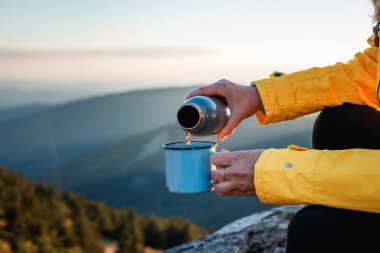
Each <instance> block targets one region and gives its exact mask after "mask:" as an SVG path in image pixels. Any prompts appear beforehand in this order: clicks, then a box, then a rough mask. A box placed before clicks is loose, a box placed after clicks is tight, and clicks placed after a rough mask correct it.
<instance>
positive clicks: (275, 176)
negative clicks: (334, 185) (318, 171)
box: [254, 149, 320, 205]
mask: <svg viewBox="0 0 380 253" xmlns="http://www.w3.org/2000/svg"><path fill="white" fill-rule="evenodd" d="M319 158H320V156H319V154H317V153H315V151H313V150H308V151H299V150H292V149H268V150H266V151H264V152H263V153H262V154H261V156H260V158H259V159H258V161H257V162H256V164H255V168H254V185H255V189H256V194H257V196H258V198H259V199H260V201H261V202H263V203H264V204H276V205H291V204H308V203H315V200H314V191H315V189H314V179H315V176H314V170H315V167H316V165H317V163H318V160H319ZM305 164H307V166H305ZM297 186H301V187H297Z"/></svg>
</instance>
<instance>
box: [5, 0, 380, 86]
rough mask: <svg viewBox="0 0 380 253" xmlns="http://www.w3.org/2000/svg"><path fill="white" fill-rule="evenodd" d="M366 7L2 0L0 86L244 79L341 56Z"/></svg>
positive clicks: (352, 49) (362, 27)
mask: <svg viewBox="0 0 380 253" xmlns="http://www.w3.org/2000/svg"><path fill="white" fill-rule="evenodd" d="M372 12H373V10H372V6H371V1H369V0H368V1H367V0H334V1H331V0H318V1H304V0H303V1H302V0H289V1H280V0H273V1H258V0H191V1H188V0H187V1H185V0H134V1H132V0H113V1H104V0H92V1H78V0H55V1H51V0H33V1H28V0H24V1H22V0H20V1H14V0H1V1H0V87H1V86H4V85H9V84H11V85H13V86H17V88H24V89H40V88H46V89H67V90H76V89H82V90H92V91H98V92H115V91H127V90H136V89H143V88H144V89H145V88H155V87H167V86H187V85H194V84H209V83H212V82H215V81H217V80H219V79H221V78H226V79H229V80H231V81H234V82H237V83H241V84H249V83H250V82H251V81H253V80H257V79H261V78H266V77H268V76H269V74H270V73H272V72H273V71H275V70H277V71H283V72H287V73H291V72H293V71H297V70H302V69H305V68H309V67H314V66H325V65H330V64H334V63H336V62H338V61H341V62H345V61H347V60H349V59H350V58H352V56H353V55H354V54H355V53H356V52H358V51H362V50H364V49H365V48H366V47H367V46H368V45H367V43H366V40H367V38H368V37H369V36H370V35H371V31H372V26H373V23H372V18H371V15H372Z"/></svg>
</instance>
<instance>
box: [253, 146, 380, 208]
mask: <svg viewBox="0 0 380 253" xmlns="http://www.w3.org/2000/svg"><path fill="white" fill-rule="evenodd" d="M379 161H380V150H365V149H349V150H323V151H321V150H307V151H297V150H292V149H269V150H266V151H265V152H263V154H262V155H261V156H260V159H259V160H258V161H257V163H256V165H255V177H254V184H255V187H256V193H257V195H258V197H259V198H260V200H261V201H262V202H263V203H266V204H281V205H284V204H286V205H288V204H316V205H326V206H331V207H337V208H344V209H353V210H360V211H368V212H376V213H380V169H379V168H380V167H379Z"/></svg>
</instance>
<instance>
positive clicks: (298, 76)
mask: <svg viewBox="0 0 380 253" xmlns="http://www.w3.org/2000/svg"><path fill="white" fill-rule="evenodd" d="M373 43H374V42H373V37H371V38H369V39H368V44H369V45H370V46H371V47H370V48H368V49H366V50H365V51H364V52H362V53H357V54H356V55H355V57H354V59H352V60H350V61H349V62H347V63H345V64H343V63H336V64H335V65H332V66H327V67H323V68H311V69H307V70H304V71H300V72H295V73H292V74H289V75H286V74H284V73H280V72H275V73H274V74H272V75H271V77H270V78H268V79H263V80H258V81H254V82H253V83H254V84H255V85H256V87H257V88H258V91H259V94H260V96H261V99H262V101H263V105H264V111H265V115H264V114H263V113H261V112H258V113H257V114H256V116H257V118H258V120H259V122H260V123H261V124H269V123H273V122H278V121H283V120H289V119H295V118H297V117H300V116H303V115H307V114H310V113H313V112H316V111H320V110H322V109H323V108H324V107H327V106H338V105H341V104H343V103H345V102H347V103H352V104H359V105H368V106H370V107H374V108H379V101H378V97H377V85H376V72H377V51H378V49H377V47H375V46H374V45H373Z"/></svg>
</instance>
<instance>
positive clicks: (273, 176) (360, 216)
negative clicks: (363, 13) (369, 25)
mask: <svg viewBox="0 0 380 253" xmlns="http://www.w3.org/2000/svg"><path fill="white" fill-rule="evenodd" d="M372 2H373V4H374V6H375V10H376V11H375V16H374V19H375V20H376V21H380V11H379V10H380V6H379V1H378V0H373V1H372ZM379 23H380V22H379ZM379 23H377V25H376V26H375V27H374V35H373V36H372V37H371V38H369V39H368V44H369V45H370V47H369V48H368V49H366V50H365V51H364V52H362V53H358V54H356V55H355V57H354V59H353V60H351V61H349V62H348V63H346V64H343V63H337V64H335V65H333V66H327V67H324V68H312V69H308V70H304V71H300V72H296V73H292V74H289V75H286V74H284V73H280V72H275V73H273V74H272V75H271V77H270V78H268V79H263V80H258V81H254V82H253V83H252V85H251V86H243V85H238V84H234V83H232V82H230V81H227V80H220V81H218V82H216V83H214V84H212V85H209V86H206V87H202V88H200V89H197V90H195V91H193V92H191V93H190V94H189V95H188V97H187V98H190V97H193V96H198V95H203V96H220V97H223V98H225V100H226V101H227V103H228V105H229V107H230V109H231V113H232V114H231V117H230V119H229V121H228V123H227V124H226V126H225V128H224V129H223V130H222V131H221V132H220V133H219V136H218V138H219V139H220V140H224V139H225V138H227V137H228V136H229V135H230V134H232V133H233V132H234V130H235V129H236V127H237V126H238V124H239V123H240V122H241V121H242V120H244V119H246V118H248V117H250V116H253V115H256V116H257V118H258V120H259V122H260V123H261V124H269V123H274V122H278V121H283V120H290V119H295V118H297V117H300V116H303V115H306V114H310V113H313V112H317V111H322V112H321V114H320V115H319V116H318V118H317V120H316V122H315V125H314V130H313V149H310V150H308V149H306V148H302V147H297V146H294V145H291V146H289V147H288V149H268V150H250V151H237V152H229V151H226V150H222V151H221V152H220V153H217V154H215V155H214V156H213V157H212V158H211V162H212V163H213V164H215V165H216V166H217V168H218V169H217V170H215V171H213V172H212V179H213V180H214V181H216V182H218V183H217V184H215V185H214V189H215V191H216V192H217V193H218V194H220V195H224V196H240V195H253V196H257V197H259V199H260V200H261V201H262V202H263V203H266V204H276V205H278V204H281V205H288V204H309V206H307V207H305V208H303V209H301V211H299V212H298V213H297V214H296V215H295V217H294V218H293V219H292V221H291V223H290V224H289V228H288V241H287V252H290V253H292V252H352V251H356V252H378V251H379V252H380V242H378V238H380V111H378V110H376V109H378V108H380V91H379V87H380V86H379V84H380V82H379V77H380V67H379V66H378V64H377V63H378V58H379V57H380V55H379V54H378V52H379V50H378V36H379V34H378V28H379Z"/></svg>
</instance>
